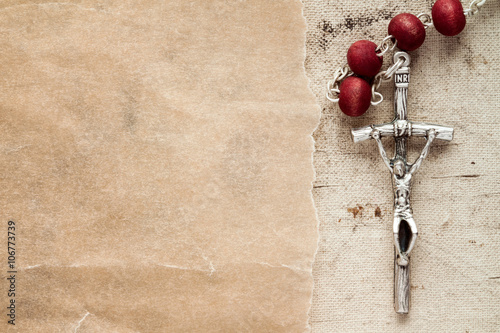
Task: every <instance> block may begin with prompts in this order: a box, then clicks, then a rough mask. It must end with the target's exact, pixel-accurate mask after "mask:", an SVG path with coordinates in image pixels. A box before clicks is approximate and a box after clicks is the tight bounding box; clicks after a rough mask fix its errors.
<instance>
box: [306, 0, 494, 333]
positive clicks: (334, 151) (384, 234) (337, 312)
mask: <svg viewBox="0 0 500 333" xmlns="http://www.w3.org/2000/svg"><path fill="white" fill-rule="evenodd" d="M433 2H434V1H387V0H375V1H370V2H368V1H347V0H341V1H317V0H315V1H312V0H309V1H304V5H305V8H304V15H305V17H306V20H307V23H308V26H309V31H308V34H307V59H306V71H307V74H308V76H309V78H310V80H311V88H312V89H313V91H314V93H315V94H316V96H317V100H318V103H319V104H320V105H321V106H322V109H323V110H322V118H321V122H320V125H319V127H318V129H317V130H316V132H315V134H314V138H315V140H316V153H315V154H314V164H315V167H316V174H317V178H316V182H315V187H314V189H313V195H314V199H315V202H316V207H317V211H318V215H319V219H320V237H321V238H320V243H319V249H318V253H317V255H316V260H315V263H314V268H313V275H314V281H315V289H314V297H313V304H312V310H311V325H312V331H313V332H360V331H366V332H393V331H394V332H395V331H402V330H404V331H405V332H498V331H500V310H499V306H500V297H499V296H500V295H499V294H500V289H499V287H500V264H499V260H498V253H499V252H500V238H499V236H500V227H499V219H498V203H499V199H500V187H499V185H500V176H499V171H500V167H499V166H498V158H499V157H500V145H499V143H500V133H499V126H498V125H499V122H500V116H499V107H498V102H499V99H500V97H499V96H500V95H499V92H498V83H499V82H500V80H499V74H500V72H499V69H500V51H499V48H498V42H499V40H500V38H499V34H500V3H499V2H498V1H489V2H488V3H487V4H486V5H485V7H483V10H482V11H481V13H480V15H478V16H476V17H473V18H471V19H468V21H467V27H466V29H465V31H463V32H462V33H461V34H460V35H459V36H457V37H444V36H442V35H440V34H439V33H437V31H435V30H434V29H429V30H428V32H427V39H426V42H425V44H424V45H423V46H422V47H421V48H420V49H419V50H417V51H415V52H412V53H411V55H412V58H413V59H412V64H411V73H412V78H411V84H410V88H409V106H408V109H409V116H410V118H411V119H414V120H420V121H425V122H432V123H437V124H443V125H450V126H453V127H454V128H455V137H454V140H453V141H452V142H451V143H443V142H437V143H436V144H434V145H433V147H432V149H431V152H430V155H429V157H428V159H427V160H426V161H425V162H424V164H423V165H422V167H421V169H420V170H419V172H418V173H417V175H416V178H415V183H414V189H413V193H412V203H413V208H414V215H415V219H416V222H417V224H418V227H419V239H418V241H417V245H416V248H415V250H414V252H413V255H412V282H411V289H412V290H411V292H412V303H411V305H412V307H411V311H410V314H409V315H408V316H406V317H404V316H398V315H396V314H395V313H394V310H393V305H392V295H393V294H392V293H393V290H392V289H393V288H392V281H393V246H392V232H391V225H392V222H391V214H392V193H391V185H390V177H389V174H388V171H387V170H386V169H385V167H384V165H383V163H382V161H381V159H380V157H379V155H378V152H377V150H376V146H375V143H374V142H364V143H361V144H353V142H352V140H351V138H350V134H349V131H350V129H351V127H356V126H361V125H369V124H372V123H381V122H387V121H390V120H392V117H393V108H392V101H393V96H392V95H393V85H392V82H391V83H386V84H385V85H384V88H383V94H384V96H385V98H386V101H384V102H383V103H382V104H380V105H379V106H378V107H372V108H371V109H370V110H369V112H368V113H367V114H366V115H365V116H363V117H361V118H359V119H351V118H348V117H346V116H344V115H343V114H342V113H341V112H340V110H339V109H338V107H337V105H333V104H331V103H329V102H328V101H327V100H326V99H325V98H324V92H325V83H326V81H327V79H328V78H329V77H331V76H332V74H333V72H334V71H335V69H336V68H337V67H338V66H340V65H341V64H342V63H344V62H345V54H346V51H347V49H348V47H349V45H350V44H351V43H353V42H354V41H356V40H359V39H369V40H373V41H376V42H378V41H380V40H381V39H382V38H383V37H384V36H385V35H386V29H387V26H388V24H389V21H390V19H391V18H392V17H394V16H395V15H397V14H398V13H402V12H410V13H415V14H418V13H421V12H427V13H430V9H431V6H432V3H433ZM463 3H464V4H465V3H466V2H463ZM467 3H468V2H467ZM385 62H386V66H387V64H388V62H389V59H385ZM390 141H391V140H388V141H387V144H388V146H390V144H389V142H390ZM410 146H411V147H412V148H413V150H412V154H411V155H410V157H412V156H416V155H417V154H418V153H419V149H421V148H422V147H423V140H421V139H420V140H419V139H413V141H412V142H411V143H410ZM391 149H392V147H391Z"/></svg>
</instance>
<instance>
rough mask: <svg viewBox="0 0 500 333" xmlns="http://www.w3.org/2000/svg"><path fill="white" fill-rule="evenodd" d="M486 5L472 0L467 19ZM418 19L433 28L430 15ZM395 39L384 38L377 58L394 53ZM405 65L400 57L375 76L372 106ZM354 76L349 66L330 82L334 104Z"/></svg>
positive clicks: (328, 85)
mask: <svg viewBox="0 0 500 333" xmlns="http://www.w3.org/2000/svg"><path fill="white" fill-rule="evenodd" d="M485 3H486V0H472V1H471V3H470V4H469V8H468V9H465V10H464V15H465V16H467V17H471V16H473V15H476V14H478V13H479V11H480V10H481V8H482V7H483V6H484V4H485ZM417 17H418V18H419V19H420V21H422V23H423V24H424V27H425V29H427V28H429V27H432V26H433V23H432V17H431V16H430V15H429V14H426V13H420V14H418V15H417ZM393 38H394V37H393V36H392V35H388V36H386V37H384V39H382V42H380V44H378V46H377V48H376V49H375V51H376V52H377V56H379V57H382V56H383V55H385V54H386V53H387V52H393V51H394V49H395V48H396V46H397V40H394V41H393ZM403 63H404V58H401V57H400V58H399V59H398V60H397V61H395V62H394V64H393V65H391V66H390V67H389V68H388V69H386V70H382V71H380V72H379V73H378V74H377V75H375V77H374V78H373V81H372V98H371V104H372V105H378V104H380V103H381V102H382V101H383V100H384V96H382V94H381V93H379V92H378V91H377V90H378V89H379V88H380V85H381V84H382V82H386V81H390V80H392V77H393V76H394V73H395V72H396V71H397V70H398V69H399V68H401V67H402V66H403ZM353 74H354V73H353V72H352V71H351V69H350V68H349V66H348V65H347V64H345V65H344V66H342V67H340V68H339V69H337V71H335V74H334V76H333V78H332V79H331V80H329V81H328V84H327V91H326V98H327V99H328V100H330V101H332V102H334V103H337V102H338V101H339V98H338V95H339V94H340V89H339V83H340V82H341V81H342V80H343V79H345V78H346V77H347V76H351V75H353Z"/></svg>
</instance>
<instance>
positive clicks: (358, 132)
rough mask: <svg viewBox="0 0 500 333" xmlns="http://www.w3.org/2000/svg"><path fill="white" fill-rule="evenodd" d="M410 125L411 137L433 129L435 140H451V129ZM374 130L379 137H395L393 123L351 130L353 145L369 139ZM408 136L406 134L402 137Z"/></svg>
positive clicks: (425, 134)
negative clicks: (377, 132) (378, 133)
mask: <svg viewBox="0 0 500 333" xmlns="http://www.w3.org/2000/svg"><path fill="white" fill-rule="evenodd" d="M408 123H409V124H411V130H410V132H411V133H410V135H411V136H427V131H428V130H430V129H431V128H433V129H434V130H435V131H436V139H440V140H444V141H451V140H452V139H453V128H451V127H447V126H441V125H434V124H426V123H414V122H408ZM374 129H376V130H378V131H379V132H380V136H397V135H395V131H394V123H388V124H382V125H371V126H365V127H359V128H353V129H352V130H351V134H352V139H353V141H354V142H355V143H357V142H361V141H365V140H368V139H371V137H372V136H371V134H372V131H373V130H374ZM403 136H408V134H406V135H403Z"/></svg>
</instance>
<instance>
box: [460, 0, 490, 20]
mask: <svg viewBox="0 0 500 333" xmlns="http://www.w3.org/2000/svg"><path fill="white" fill-rule="evenodd" d="M485 3H486V0H472V1H471V3H470V5H469V8H468V9H466V10H464V14H465V16H473V15H476V14H477V13H479V10H481V7H483V6H484V4H485Z"/></svg>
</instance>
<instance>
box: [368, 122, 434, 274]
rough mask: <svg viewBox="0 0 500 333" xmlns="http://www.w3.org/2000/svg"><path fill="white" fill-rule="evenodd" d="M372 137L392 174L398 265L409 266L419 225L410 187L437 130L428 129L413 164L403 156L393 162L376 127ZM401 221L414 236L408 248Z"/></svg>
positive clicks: (394, 228) (394, 229) (394, 230)
mask: <svg viewBox="0 0 500 333" xmlns="http://www.w3.org/2000/svg"><path fill="white" fill-rule="evenodd" d="M371 137H372V138H373V139H375V141H377V144H378V149H379V151H380V155H381V156H382V159H383V160H384V163H385V165H386V166H387V168H388V169H389V171H390V172H391V174H392V188H393V191H394V224H393V232H394V243H395V246H396V251H397V256H398V265H400V266H407V265H408V256H409V255H410V252H411V250H412V249H413V247H414V246H415V241H416V240H417V233H418V232H417V225H416V224H415V220H414V219H413V211H412V209H411V206H410V189H411V179H412V176H413V174H414V173H415V172H416V171H417V170H418V168H419V167H420V165H421V164H422V161H423V160H424V159H425V157H426V156H427V154H428V153H429V148H430V146H431V144H432V142H433V141H434V139H435V138H436V131H435V130H434V129H430V130H428V131H427V135H426V137H427V143H426V144H425V147H424V149H423V150H422V153H421V154H420V156H419V157H418V159H417V160H416V161H415V163H413V164H408V163H406V162H405V161H404V160H403V159H402V158H395V159H394V160H393V161H392V162H391V160H390V159H389V158H388V157H387V153H386V152H385V149H384V146H383V145H382V140H380V132H379V131H378V130H377V129H374V130H373V131H372V133H371ZM401 221H406V223H408V225H409V227H410V229H411V232H412V237H411V240H410V244H409V246H408V249H405V250H402V249H401V240H400V237H399V228H400V225H401Z"/></svg>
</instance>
